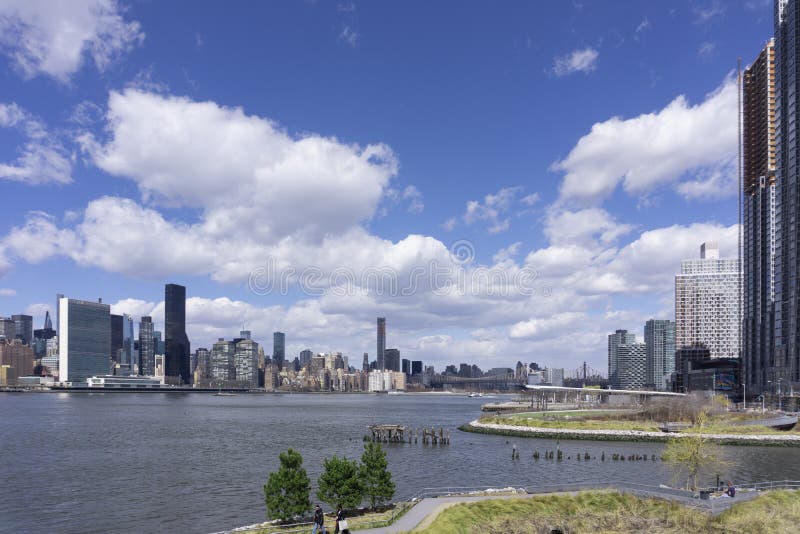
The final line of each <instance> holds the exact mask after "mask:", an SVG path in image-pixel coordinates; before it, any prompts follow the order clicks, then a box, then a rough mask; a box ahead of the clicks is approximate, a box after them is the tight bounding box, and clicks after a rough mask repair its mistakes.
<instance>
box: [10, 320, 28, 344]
mask: <svg viewBox="0 0 800 534" xmlns="http://www.w3.org/2000/svg"><path fill="white" fill-rule="evenodd" d="M11 319H12V320H13V321H14V328H15V329H16V331H17V332H16V337H17V339H20V340H22V343H24V344H25V345H31V344H33V317H31V316H30V315H12V316H11Z"/></svg>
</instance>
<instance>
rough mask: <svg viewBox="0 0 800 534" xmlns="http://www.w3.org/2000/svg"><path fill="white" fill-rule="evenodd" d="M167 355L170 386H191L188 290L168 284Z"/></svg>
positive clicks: (165, 293)
mask: <svg viewBox="0 0 800 534" xmlns="http://www.w3.org/2000/svg"><path fill="white" fill-rule="evenodd" d="M164 325H165V329H164V330H165V332H164V334H165V342H166V344H165V349H166V351H165V354H164V367H165V371H164V377H165V380H166V381H167V382H168V383H170V384H184V385H188V384H191V383H192V381H191V377H190V376H189V375H190V373H189V349H190V347H189V338H188V337H187V336H186V288H185V287H184V286H180V285H178V284H167V285H166V287H165V288H164Z"/></svg>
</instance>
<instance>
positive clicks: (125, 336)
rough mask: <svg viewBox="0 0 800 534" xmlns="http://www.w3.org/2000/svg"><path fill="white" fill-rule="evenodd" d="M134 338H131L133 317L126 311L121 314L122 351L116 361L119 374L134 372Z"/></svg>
mask: <svg viewBox="0 0 800 534" xmlns="http://www.w3.org/2000/svg"><path fill="white" fill-rule="evenodd" d="M135 341H136V340H135V339H134V338H133V317H131V316H130V315H128V314H127V313H124V314H122V352H121V353H120V358H119V360H117V361H118V363H119V368H120V370H121V372H120V373H118V374H120V375H122V376H128V375H130V374H132V373H133V372H134V368H135V366H136V363H137V362H136V361H135V358H134V356H135V347H134V343H135Z"/></svg>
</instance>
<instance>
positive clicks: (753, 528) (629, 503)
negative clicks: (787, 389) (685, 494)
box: [421, 491, 800, 534]
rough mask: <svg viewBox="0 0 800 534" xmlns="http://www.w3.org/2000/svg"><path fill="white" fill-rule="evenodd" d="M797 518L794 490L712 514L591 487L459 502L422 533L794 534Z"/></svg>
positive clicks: (799, 501) (798, 497) (799, 498)
mask: <svg viewBox="0 0 800 534" xmlns="http://www.w3.org/2000/svg"><path fill="white" fill-rule="evenodd" d="M798 521H800V493H798V492H790V491H775V492H770V493H768V494H766V495H764V496H761V497H759V498H758V499H755V500H753V501H750V502H746V503H742V504H741V505H737V506H734V507H733V508H731V509H730V510H728V511H727V512H724V513H722V514H720V515H719V516H716V517H713V516H711V515H709V514H706V513H704V512H700V511H698V510H694V509H692V508H687V507H684V506H681V505H679V504H676V503H672V502H669V501H664V500H659V499H642V498H638V497H633V496H630V495H623V494H620V493H616V492H597V491H594V492H584V493H579V494H577V495H549V496H542V497H534V498H527V499H509V500H492V501H482V502H477V503H470V504H459V505H456V506H453V507H450V508H448V509H446V510H444V511H443V512H442V513H441V514H440V515H439V516H438V517H437V518H436V519H435V520H434V521H433V522H432V523H431V524H430V525H429V526H428V527H427V528H426V529H425V530H423V531H421V532H424V533H426V534H449V533H453V534H456V533H459V534H460V533H469V532H480V533H488V534H501V533H507V532H514V533H531V534H533V533H539V532H551V531H552V530H553V529H560V530H561V531H562V532H565V533H581V532H587V533H601V532H608V533H611V532H648V533H667V532H676V533H694V532H719V533H750V532H760V533H761V532H763V533H773V532H774V533H779V532H796V531H797V530H796V528H797V524H798Z"/></svg>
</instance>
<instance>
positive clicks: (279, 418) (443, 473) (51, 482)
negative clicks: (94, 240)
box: [0, 393, 800, 533]
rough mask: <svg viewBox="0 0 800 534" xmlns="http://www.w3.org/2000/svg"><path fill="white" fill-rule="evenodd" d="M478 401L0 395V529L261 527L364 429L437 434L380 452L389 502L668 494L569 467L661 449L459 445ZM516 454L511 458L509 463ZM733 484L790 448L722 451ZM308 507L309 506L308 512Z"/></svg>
mask: <svg viewBox="0 0 800 534" xmlns="http://www.w3.org/2000/svg"><path fill="white" fill-rule="evenodd" d="M485 402H489V401H488V400H486V399H470V398H467V397H465V396H463V395H391V396H390V395H342V394H332V395H315V394H310V395H301V394H295V395H238V396H233V397H218V396H213V395H209V394H193V393H188V394H163V393H144V394H143V393H140V394H135V393H133V394H122V393H71V394H70V393H24V394H0V481H2V490H3V491H2V497H0V531H2V532H14V533H16V532H60V533H63V532H98V533H100V532H102V533H106V532H199V533H208V532H215V531H220V530H224V529H229V528H233V527H236V526H241V525H246V524H251V523H256V522H259V521H263V520H264V504H263V497H262V486H263V484H264V482H265V480H266V478H267V475H268V473H269V472H270V471H273V470H275V469H276V468H277V465H278V453H279V452H281V451H283V450H286V449H287V448H289V447H292V448H294V449H295V450H298V451H299V452H300V453H301V454H302V455H303V459H304V465H305V467H306V469H307V470H308V473H309V477H310V478H311V481H312V486H313V485H314V483H315V482H316V479H317V476H318V475H319V473H320V470H321V467H322V461H323V459H324V458H325V457H330V456H332V455H334V454H336V455H339V456H346V457H348V458H354V459H355V458H359V457H360V456H361V452H362V449H363V443H362V437H363V436H364V435H365V434H366V433H367V425H369V424H405V425H408V426H411V427H414V428H417V427H422V426H426V427H435V428H437V429H438V428H439V427H443V428H445V429H447V430H449V431H450V437H451V441H452V442H451V444H450V445H448V446H423V445H422V444H421V443H420V444H417V445H388V446H387V447H386V448H387V455H388V459H389V468H390V469H391V471H392V473H393V476H394V480H395V483H396V484H397V495H396V497H397V498H406V497H410V496H412V495H414V494H416V493H418V492H419V491H420V490H422V489H424V488H432V487H444V486H451V487H452V486H481V487H486V486H509V485H513V486H533V485H540V484H541V485H543V484H552V483H567V482H587V481H588V482H591V481H608V480H622V481H631V482H639V483H647V484H659V483H669V482H670V473H669V471H668V469H667V467H666V466H665V465H663V464H662V463H661V462H655V463H654V462H650V461H648V462H612V461H609V460H608V458H607V459H606V461H605V462H601V461H600V460H599V459H597V460H591V461H588V462H587V461H583V460H581V461H576V460H575V458H574V455H575V454H576V453H579V452H580V453H581V454H583V453H584V452H587V451H588V452H589V453H590V454H591V455H592V456H597V457H599V456H600V454H601V453H602V452H603V451H605V452H606V456H607V457H608V456H609V455H610V454H611V453H614V452H617V453H624V454H634V453H636V454H648V455H651V454H656V455H657V456H658V455H660V452H661V450H662V448H663V445H662V444H657V443H624V442H593V441H562V442H561V443H560V447H561V449H562V450H564V451H565V457H566V456H567V455H572V461H567V460H566V459H565V460H564V461H562V462H555V461H545V460H538V461H535V460H533V458H532V457H531V456H532V453H533V451H534V450H536V449H538V450H539V451H541V452H543V451H544V450H545V449H546V448H549V449H553V448H554V447H555V441H554V440H542V439H525V438H510V437H503V436H488V435H481V434H470V433H464V432H461V431H459V430H458V429H457V427H458V426H459V425H461V424H463V423H466V422H468V421H471V420H473V419H475V418H476V417H478V416H479V415H480V405H481V404H482V403H485ZM513 444H516V445H517V447H518V449H519V451H520V459H519V460H516V461H512V459H511V447H512V445H513ZM724 451H725V454H726V455H727V456H728V458H729V459H730V460H732V462H733V464H732V467H731V468H729V472H728V473H725V474H723V476H724V477H731V478H733V479H734V480H735V481H736V482H737V483H743V482H748V481H759V480H777V479H780V480H783V479H795V480H798V479H800V461H798V458H800V449H797V448H782V447H725V448H724ZM313 499H314V497H313V495H312V501H313Z"/></svg>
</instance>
